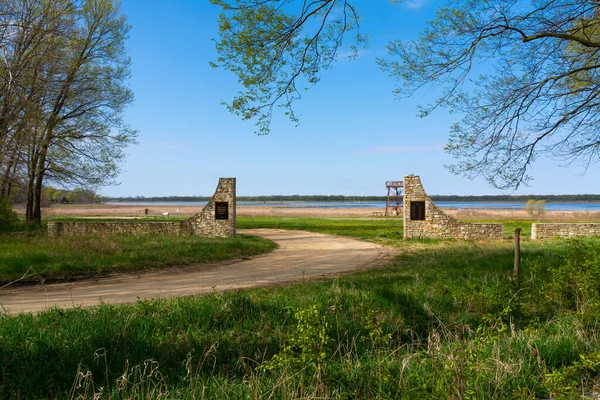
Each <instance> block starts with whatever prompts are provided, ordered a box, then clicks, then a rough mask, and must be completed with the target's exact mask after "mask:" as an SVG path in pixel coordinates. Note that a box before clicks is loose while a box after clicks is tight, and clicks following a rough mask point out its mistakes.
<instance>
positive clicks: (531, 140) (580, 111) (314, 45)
mask: <svg viewBox="0 0 600 400" xmlns="http://www.w3.org/2000/svg"><path fill="white" fill-rule="evenodd" d="M211 1H212V2H213V3H215V4H217V5H220V6H221V7H223V10H224V11H223V13H222V15H221V17H220V20H219V24H220V35H221V36H220V40H218V41H217V50H218V52H219V56H220V57H219V60H217V63H215V65H220V66H222V67H225V68H227V69H229V70H231V71H232V72H234V73H235V74H236V75H237V76H238V79H239V81H240V83H241V84H242V85H243V87H244V91H242V92H240V93H239V94H238V95H237V96H236V97H235V98H234V100H233V101H232V102H231V103H229V104H228V106H229V109H230V111H232V112H234V113H236V114H238V115H240V116H242V117H243V118H245V119H251V118H257V125H258V128H259V131H260V132H261V133H268V131H269V122H270V118H271V114H272V112H273V107H274V106H276V105H280V106H282V107H283V108H284V109H285V112H286V113H287V114H288V115H289V116H290V118H291V119H292V120H294V121H296V117H295V115H294V113H293V108H292V103H293V102H294V101H295V100H297V99H298V98H299V95H298V90H297V85H298V79H299V78H305V82H306V83H308V85H311V84H314V83H316V82H317V81H318V80H319V72H320V71H322V70H323V69H325V68H329V67H330V66H331V63H332V62H333V61H334V60H335V58H336V56H337V53H338V51H339V50H340V46H341V43H342V39H343V38H344V36H347V35H348V34H350V35H352V38H353V47H352V48H353V49H355V50H356V48H357V47H356V46H360V45H361V44H364V37H363V36H362V34H361V33H360V31H359V25H358V22H359V18H358V15H359V14H358V13H359V11H358V10H357V9H356V8H355V7H354V5H353V1H351V0H313V1H309V2H306V1H299V0H280V1H276V0H211ZM599 50H600V1H598V0H577V1H576V0H526V1H517V0H508V1H507V0H484V1H482V0H454V1H448V3H447V5H446V6H444V7H441V8H440V9H439V10H438V11H437V14H436V18H435V19H434V20H433V21H431V22H430V23H429V24H428V26H427V27H425V28H424V30H423V31H422V32H421V34H420V36H419V37H418V39H416V40H413V41H405V40H395V41H392V42H391V43H389V45H388V53H389V54H388V56H387V57H385V58H380V59H378V64H379V65H380V66H381V68H382V69H383V70H384V71H385V72H387V73H388V74H389V75H390V76H391V77H392V78H393V79H395V80H396V81H397V82H398V86H397V87H396V89H395V93H396V95H397V96H398V97H399V98H403V97H408V96H411V95H413V94H414V93H415V92H416V91H417V90H421V89H424V88H427V87H432V86H433V87H436V88H437V90H439V93H440V96H439V98H438V99H437V101H435V102H434V103H433V104H429V105H423V106H422V108H421V113H420V114H421V116H427V115H429V114H430V113H431V112H432V111H434V110H435V109H436V108H438V107H445V108H447V109H449V110H450V111H452V112H453V113H454V114H455V115H457V116H458V119H459V120H457V121H456V123H455V124H454V125H453V126H452V127H451V131H450V136H449V141H448V144H447V146H446V150H447V151H448V152H449V153H450V154H451V155H453V156H454V157H455V160H456V161H455V163H454V164H453V165H451V166H450V167H449V168H450V170H451V171H453V172H455V173H460V174H465V175H466V176H468V177H474V176H483V177H485V178H486V179H487V180H488V182H489V183H490V184H492V185H493V186H495V187H498V188H502V189H511V188H512V189H515V188H517V187H519V185H521V184H523V183H527V182H528V180H529V179H530V177H529V176H528V170H529V167H530V166H531V164H532V163H533V162H534V161H535V159H536V157H538V156H539V155H540V154H544V155H549V156H552V157H556V158H557V159H559V160H560V161H561V162H564V163H565V164H569V163H572V162H576V163H578V164H580V165H583V166H584V167H585V168H586V169H587V168H588V167H590V166H592V165H594V164H596V163H597V162H598V161H599V155H600V120H599V119H600V96H599V95H600V90H599V89H600V74H599V72H600V57H599V53H598V51H599Z"/></svg>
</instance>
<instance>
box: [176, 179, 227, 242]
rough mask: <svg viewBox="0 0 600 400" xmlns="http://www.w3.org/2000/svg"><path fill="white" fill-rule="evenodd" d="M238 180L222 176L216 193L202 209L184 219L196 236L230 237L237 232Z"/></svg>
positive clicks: (190, 231)
mask: <svg viewBox="0 0 600 400" xmlns="http://www.w3.org/2000/svg"><path fill="white" fill-rule="evenodd" d="M235 197H236V180H235V178H220V179H219V184H218V186H217V189H216V190H215V194H214V195H213V197H212V198H211V199H210V201H209V202H208V204H207V205H206V206H204V208H203V209H202V211H200V212H199V213H198V214H196V215H194V216H193V217H191V218H190V219H189V220H187V221H184V222H185V224H186V225H187V226H188V229H187V230H189V233H190V234H191V235H196V236H208V237H230V236H234V235H235V233H236V227H235V226H236V225H235V222H236V221H235V220H236V200H235Z"/></svg>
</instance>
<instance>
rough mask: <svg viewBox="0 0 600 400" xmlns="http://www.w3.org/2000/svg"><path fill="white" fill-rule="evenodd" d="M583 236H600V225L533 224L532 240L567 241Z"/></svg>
mask: <svg viewBox="0 0 600 400" xmlns="http://www.w3.org/2000/svg"><path fill="white" fill-rule="evenodd" d="M582 236H600V224H593V223H580V224H574V223H560V224H559V223H555V224H552V223H548V224H531V239H533V240H536V239H552V238H554V237H561V238H565V239H569V238H573V237H582Z"/></svg>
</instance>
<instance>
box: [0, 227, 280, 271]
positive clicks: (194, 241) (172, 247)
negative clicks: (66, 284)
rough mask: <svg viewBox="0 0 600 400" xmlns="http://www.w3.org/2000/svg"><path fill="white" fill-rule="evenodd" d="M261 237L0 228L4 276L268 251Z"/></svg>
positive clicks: (161, 263)
mask: <svg viewBox="0 0 600 400" xmlns="http://www.w3.org/2000/svg"><path fill="white" fill-rule="evenodd" d="M275 247H276V246H275V244H274V243H273V242H270V241H268V240H264V239H261V238H257V237H251V236H244V235H238V236H236V237H234V238H202V237H186V236H181V237H175V236H81V237H78V238H77V239H76V240H74V239H73V238H71V237H59V238H49V237H48V236H47V235H46V232H45V230H44V229H40V230H37V231H33V232H28V231H24V232H23V231H20V232H10V233H7V232H5V233H0V282H9V281H11V280H14V279H16V278H20V277H22V276H23V275H27V277H28V280H33V281H36V280H40V279H64V278H66V279H68V278H73V277H77V276H89V275H98V274H106V273H113V272H129V271H138V270H142V269H151V268H164V267H169V266H180V265H187V264H191V263H209V262H216V261H224V260H231V259H236V258H243V257H249V256H253V255H258V254H262V253H266V252H269V251H271V250H273V249H274V248H275Z"/></svg>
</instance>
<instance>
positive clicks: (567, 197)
mask: <svg viewBox="0 0 600 400" xmlns="http://www.w3.org/2000/svg"><path fill="white" fill-rule="evenodd" d="M431 199H432V200H433V201H507V202H515V203H526V202H527V200H530V199H533V200H546V201H547V202H549V203H550V202H573V201H576V202H598V201H600V194H558V195H555V194H548V195H519V196H511V195H490V196H457V195H433V196H431ZM103 200H105V201H122V202H132V201H135V202H146V201H147V202H154V201H162V202H178V201H181V202H190V201H208V200H210V197H209V196H163V197H141V196H136V197H105V198H103ZM237 201H248V202H261V203H262V202H283V201H323V202H327V201H331V202H333V201H335V202H338V201H380V202H384V201H386V196H343V195H298V194H294V195H271V196H238V197H237Z"/></svg>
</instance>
